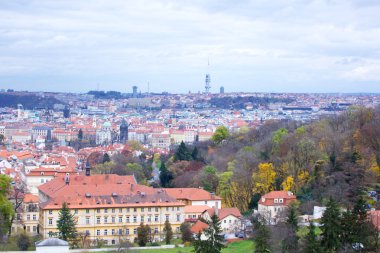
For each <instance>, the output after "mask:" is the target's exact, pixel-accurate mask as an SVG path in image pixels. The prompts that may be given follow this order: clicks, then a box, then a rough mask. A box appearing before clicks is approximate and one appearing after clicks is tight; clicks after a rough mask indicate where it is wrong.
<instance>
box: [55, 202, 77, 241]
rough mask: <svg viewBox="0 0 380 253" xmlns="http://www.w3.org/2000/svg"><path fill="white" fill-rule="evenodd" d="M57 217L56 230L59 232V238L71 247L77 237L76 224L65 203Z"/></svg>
mask: <svg viewBox="0 0 380 253" xmlns="http://www.w3.org/2000/svg"><path fill="white" fill-rule="evenodd" d="M58 215H59V218H58V220H57V228H58V230H59V238H60V239H62V240H65V241H69V242H70V243H71V244H72V245H73V244H74V241H75V239H76V237H77V230H76V228H75V225H76V222H75V219H74V215H73V214H71V213H70V209H69V208H68V206H67V204H66V202H64V203H63V205H62V208H61V210H60V211H59V214H58Z"/></svg>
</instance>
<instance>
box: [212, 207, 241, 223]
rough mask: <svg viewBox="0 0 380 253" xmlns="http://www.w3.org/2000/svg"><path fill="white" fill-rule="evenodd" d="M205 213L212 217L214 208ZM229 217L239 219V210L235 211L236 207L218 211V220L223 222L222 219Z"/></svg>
mask: <svg viewBox="0 0 380 253" xmlns="http://www.w3.org/2000/svg"><path fill="white" fill-rule="evenodd" d="M206 212H207V213H208V214H209V215H210V216H213V215H214V213H215V208H209V209H207V210H206ZM229 215H232V216H235V217H236V218H240V217H241V213H240V211H239V209H237V208H236V207H231V208H221V209H218V218H219V220H223V219H224V218H226V217H227V216H229Z"/></svg>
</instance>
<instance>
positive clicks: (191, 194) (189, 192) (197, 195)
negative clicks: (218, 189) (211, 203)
mask: <svg viewBox="0 0 380 253" xmlns="http://www.w3.org/2000/svg"><path fill="white" fill-rule="evenodd" d="M165 190H166V192H167V193H168V194H169V195H171V196H173V197H174V198H176V199H186V200H191V201H195V200H221V199H222V198H221V197H219V196H216V195H214V196H212V194H211V193H209V192H208V191H205V190H203V189H200V188H166V189H165Z"/></svg>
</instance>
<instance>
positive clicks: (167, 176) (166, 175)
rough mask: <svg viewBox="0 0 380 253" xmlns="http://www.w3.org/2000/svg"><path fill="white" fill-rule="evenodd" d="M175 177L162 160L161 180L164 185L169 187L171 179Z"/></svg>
mask: <svg viewBox="0 0 380 253" xmlns="http://www.w3.org/2000/svg"><path fill="white" fill-rule="evenodd" d="M172 179H173V175H172V173H171V172H170V171H169V170H168V169H167V168H166V166H165V162H164V161H162V162H161V167H160V181H161V186H162V187H169V186H170V181H171V180H172Z"/></svg>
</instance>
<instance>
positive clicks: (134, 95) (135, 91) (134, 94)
mask: <svg viewBox="0 0 380 253" xmlns="http://www.w3.org/2000/svg"><path fill="white" fill-rule="evenodd" d="M132 97H134V98H137V86H133V87H132Z"/></svg>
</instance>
